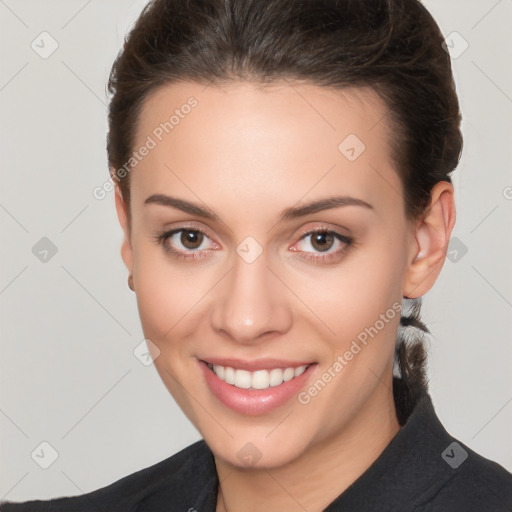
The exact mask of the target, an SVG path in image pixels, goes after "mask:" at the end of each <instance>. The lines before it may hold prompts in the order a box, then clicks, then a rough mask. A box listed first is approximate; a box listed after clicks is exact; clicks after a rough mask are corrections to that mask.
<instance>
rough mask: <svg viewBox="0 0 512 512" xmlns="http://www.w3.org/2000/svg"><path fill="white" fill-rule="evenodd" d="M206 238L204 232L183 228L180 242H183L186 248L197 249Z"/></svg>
mask: <svg viewBox="0 0 512 512" xmlns="http://www.w3.org/2000/svg"><path fill="white" fill-rule="evenodd" d="M203 239H204V235H203V233H201V232H199V231H192V230H186V229H184V230H182V231H181V236H180V242H181V243H182V244H183V247H185V249H197V248H199V247H200V246H201V244H202V242H203Z"/></svg>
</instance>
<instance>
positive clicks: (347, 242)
mask: <svg viewBox="0 0 512 512" xmlns="http://www.w3.org/2000/svg"><path fill="white" fill-rule="evenodd" d="M182 231H190V232H192V233H201V234H202V235H204V236H205V237H207V238H209V237H208V235H207V234H206V232H205V231H203V230H202V229H199V228H195V227H194V228H191V227H190V228H188V227H181V228H178V229H173V230H171V231H165V232H163V233H160V234H158V235H156V236H155V240H156V243H157V244H159V245H162V248H163V249H164V251H165V252H167V253H169V254H171V255H172V257H174V258H177V259H179V260H184V261H189V260H202V259H204V258H205V257H207V255H206V253H209V252H211V249H203V250H202V251H189V252H184V251H178V250H176V249H174V248H173V247H169V246H167V245H165V241H166V240H167V239H168V238H170V237H172V236H173V235H175V234H176V233H180V232H182ZM317 233H326V234H330V235H333V236H334V237H335V238H336V239H337V240H338V241H340V242H342V243H343V244H344V246H343V247H342V248H341V249H339V250H337V251H335V252H333V253H329V254H326V255H322V254H321V253H320V256H312V255H311V254H312V253H310V252H307V251H297V253H298V256H299V257H300V258H303V259H305V260H310V261H311V260H313V261H316V262H318V261H320V262H321V263H328V262H330V261H331V260H332V259H333V258H337V257H340V256H341V255H343V254H345V253H346V252H347V251H348V250H349V249H350V248H351V247H352V246H353V245H354V244H355V240H354V239H353V238H352V237H348V236H346V235H342V234H341V233H338V232H337V231H333V230H332V229H328V228H327V227H320V228H315V229H312V230H309V231H306V232H305V233H303V234H301V235H300V237H299V240H298V242H300V241H302V240H304V239H305V238H307V237H308V236H311V235H316V234H317ZM317 254H319V253H317Z"/></svg>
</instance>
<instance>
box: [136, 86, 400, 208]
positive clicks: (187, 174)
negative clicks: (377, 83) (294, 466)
mask: <svg viewBox="0 0 512 512" xmlns="http://www.w3.org/2000/svg"><path fill="white" fill-rule="evenodd" d="M386 113H387V110H386V105H385V104H384V102H383V101H382V100H381V98H380V97H379V96H378V94H377V93H376V92H375V91H373V90H372V89H370V88H347V89H344V90H334V89H328V88H326V87H321V86H316V85H311V84H296V83H294V84H290V83H287V82H281V83H277V84H273V85H272V86H265V87H263V86H261V85H258V84H255V83H252V82H235V83H230V84H228V85H225V86H222V87H221V86H212V85H210V86H205V85H202V84H198V83H194V82H180V83H175V84H170V85H166V86H163V87H161V88H160V89H159V90H157V91H156V92H154V93H152V94H151V95H149V97H148V98H147V99H146V101H145V102H144V104H143V108H142V110H141V114H140V117H139V120H138V125H137V130H136V137H135V144H134V149H135V150H137V149H138V148H141V147H142V146H144V145H148V143H149V145H151V146H152V148H151V150H150V151H147V152H146V153H147V154H146V156H144V158H143V159H142V160H141V161H140V163H137V166H136V167H135V168H134V170H133V171H132V176H131V186H132V188H133V189H135V190H133V193H132V197H133V198H134V199H137V196H138V197H139V199H140V200H141V201H142V200H143V199H144V197H143V196H144V195H149V194H150V193H155V192H165V190H168V189H175V188H176V186H178V183H177V181H181V182H182V183H181V184H179V187H180V188H183V185H184V184H185V185H189V186H188V188H189V189H192V191H193V192H195V193H196V195H198V196H199V197H201V194H202V195H204V196H205V197H207V196H211V194H212V192H213V191H215V193H217V194H222V197H229V195H230V194H231V195H232V194H234V193H235V192H236V194H237V196H238V197H239V198H245V199H246V200H247V201H249V202H251V201H253V200H255V199H257V196H258V195H260V196H261V195H263V194H264V195H265V197H266V199H269V200H270V201H271V200H272V199H273V198H274V199H276V200H279V198H282V197H283V195H286V192H287V191H289V192H290V199H293V197H295V201H298V200H299V199H300V197H302V196H304V195H305V194H308V193H310V192H311V194H313V195H314V194H315V191H318V193H320V191H323V192H326V191H329V190H331V189H332V188H333V187H334V188H337V189H339V192H343V193H347V194H354V195H359V196H366V197H362V198H363V199H377V196H378V195H379V193H380V194H381V195H382V193H383V181H382V180H383V179H384V180H385V181H390V182H391V183H390V185H391V187H393V186H394V187H395V189H396V188H397V187H398V188H400V183H399V179H398V176H397V173H396V171H395V169H394V167H393V162H392V161H391V158H390V150H389V144H388V140H389V138H390V137H391V136H392V133H390V128H389V126H388V122H387V116H386ZM379 176H380V177H379ZM262 184H264V186H262ZM340 187H341V188H340ZM341 189H343V190H341ZM389 192H392V191H391V190H390V191H389ZM186 194H187V195H188V196H189V197H191V198H192V196H190V190H189V191H188V192H186ZM395 194H396V192H395ZM324 195H325V194H324ZM393 199H394V200H395V201H396V195H395V196H394V197H393ZM246 204H247V203H246Z"/></svg>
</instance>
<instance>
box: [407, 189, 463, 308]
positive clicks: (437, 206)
mask: <svg viewBox="0 0 512 512" xmlns="http://www.w3.org/2000/svg"><path fill="white" fill-rule="evenodd" d="M430 196H431V201H430V206H429V207H428V209H427V211H426V212H425V213H424V215H423V216H422V218H421V219H419V220H418V221H417V223H416V228H415V233H414V241H413V243H412V244H411V252H410V255H409V265H408V267H407V271H406V275H405V278H404V284H403V294H404V296H405V297H408V298H411V299H416V298H418V297H421V296H422V295H425V293H427V292H428V291H429V290H430V288H432V286H433V285H434V283H435V282H436V279H437V277H438V276H439V273H440V272H441V269H442V268H443V265H444V261H445V258H446V251H447V249H448V243H449V241H450V236H451V233H452V230H453V226H454V224H455V201H454V193H453V185H452V184H451V183H448V182H446V181H440V182H438V183H436V184H435V185H434V187H433V188H432V192H431V194H430Z"/></svg>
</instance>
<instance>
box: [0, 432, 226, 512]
mask: <svg viewBox="0 0 512 512" xmlns="http://www.w3.org/2000/svg"><path fill="white" fill-rule="evenodd" d="M215 478H216V473H215V464H214V459H213V454H212V453H211V451H210V449H209V448H208V446H207V445H206V443H205V442H204V440H201V441H198V442H196V443H194V444H192V445H190V446H187V447H186V448H184V449H183V450H181V451H180V452H178V453H176V454H174V455H172V456H171V457H169V458H167V459H165V460H162V461H160V462H158V463H156V464H154V465H152V466H149V467H147V468H144V469H141V470H139V471H136V472H135V473H132V474H130V475H127V476H125V477H123V478H121V479H120V480H117V481H115V482H113V483H111V484H110V485H107V486H105V487H102V488H100V489H97V490H95V491H91V492H89V493H86V494H82V495H78V496H64V497H59V498H54V499H49V500H34V501H25V502H9V501H1V502H0V512H44V511H48V512H64V511H66V512H67V511H69V510H73V511H74V512H86V511H87V512H89V511H92V510H108V511H109V512H115V511H119V512H121V511H122V512H131V511H133V512H135V511H140V510H142V509H141V504H142V503H144V505H145V506H146V505H147V504H148V503H152V504H154V506H153V508H151V507H149V508H148V510H157V509H158V504H159V503H163V502H164V501H166V502H167V505H168V503H169V502H168V500H169V499H170V498H172V500H173V501H172V503H173V504H174V505H176V506H177V507H178V508H180V507H181V508H182V509H183V510H188V509H189V508H190V503H191V502H192V501H194V499H195V497H196V496H197V495H198V494H200V493H201V492H203V489H204V488H205V487H208V486H212V484H213V483H214V480H215ZM144 508H145V507H144Z"/></svg>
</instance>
